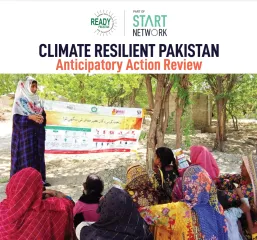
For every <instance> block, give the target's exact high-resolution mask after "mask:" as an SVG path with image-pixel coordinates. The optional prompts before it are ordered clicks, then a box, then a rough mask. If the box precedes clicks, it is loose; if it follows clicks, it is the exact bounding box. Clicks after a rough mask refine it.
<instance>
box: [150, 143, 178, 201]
mask: <svg viewBox="0 0 257 240" xmlns="http://www.w3.org/2000/svg"><path fill="white" fill-rule="evenodd" d="M171 163H172V165H171ZM153 170H154V172H155V178H156V180H157V182H158V185H159V187H158V189H157V190H158V192H159V201H160V203H168V202H171V201H172V197H171V193H172V189H173V187H174V183H175V180H176V178H177V177H178V176H179V173H178V167H177V165H176V160H175V157H174V154H173V152H172V150H171V149H169V148H166V147H160V148H157V150H156V152H155V158H154V169H153Z"/></svg>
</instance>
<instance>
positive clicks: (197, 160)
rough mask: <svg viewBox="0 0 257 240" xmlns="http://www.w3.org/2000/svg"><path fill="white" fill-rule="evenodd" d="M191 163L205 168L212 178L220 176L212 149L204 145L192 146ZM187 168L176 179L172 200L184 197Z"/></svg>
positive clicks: (175, 200)
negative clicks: (183, 187)
mask: <svg viewBox="0 0 257 240" xmlns="http://www.w3.org/2000/svg"><path fill="white" fill-rule="evenodd" d="M190 160H191V164H190V165H199V166H201V167H202V168H203V169H205V170H206V171H207V172H208V173H209V175H210V177H211V178H212V179H216V178H217V177H218V176H219V173H220V170H219V167H218V165H217V162H216V160H215V159H214V157H213V156H212V154H211V153H210V151H209V150H208V149H207V148H206V147H204V146H192V147H191V148H190ZM185 170H186V169H183V170H182V171H180V177H179V178H177V179H176V182H175V185H174V188H173V191H172V201H173V202H177V201H179V200H181V199H182V198H183V193H182V176H183V173H184V171H185Z"/></svg>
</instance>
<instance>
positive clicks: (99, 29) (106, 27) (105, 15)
mask: <svg viewBox="0 0 257 240" xmlns="http://www.w3.org/2000/svg"><path fill="white" fill-rule="evenodd" d="M91 26H94V27H95V28H96V30H95V33H97V34H98V35H100V36H108V35H111V34H112V32H113V31H114V30H115V29H116V27H117V19H116V17H115V16H114V15H113V14H112V13H111V12H110V11H104V10H103V11H99V12H97V13H96V14H95V17H94V18H91Z"/></svg>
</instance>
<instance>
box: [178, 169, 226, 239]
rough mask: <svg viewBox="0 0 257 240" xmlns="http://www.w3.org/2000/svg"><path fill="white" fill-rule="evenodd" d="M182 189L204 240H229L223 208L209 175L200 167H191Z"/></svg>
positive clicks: (184, 176)
mask: <svg viewBox="0 0 257 240" xmlns="http://www.w3.org/2000/svg"><path fill="white" fill-rule="evenodd" d="M182 189H183V192H184V201H185V202H186V203H187V205H188V206H189V207H190V208H191V209H192V210H193V211H195V212H196V215H197V218H198V222H199V224H200V230H201V233H202V235H203V239H206V240H212V239H218V240H226V239H228V234H227V227H226V223H225V217H224V215H223V208H222V207H221V205H220V204H219V203H218V200H217V192H216V187H215V185H214V182H213V181H212V180H211V178H210V176H209V174H208V173H207V172H206V171H205V170H204V169H203V168H202V167H200V166H198V165H193V166H191V167H189V168H188V169H187V170H186V171H185V173H184V175H183V183H182Z"/></svg>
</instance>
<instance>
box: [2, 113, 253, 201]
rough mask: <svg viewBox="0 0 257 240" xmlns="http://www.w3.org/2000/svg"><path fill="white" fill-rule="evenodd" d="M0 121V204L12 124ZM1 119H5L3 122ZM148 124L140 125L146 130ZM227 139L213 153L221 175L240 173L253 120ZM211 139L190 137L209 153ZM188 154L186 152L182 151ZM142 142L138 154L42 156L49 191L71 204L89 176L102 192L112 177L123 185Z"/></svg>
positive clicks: (169, 139)
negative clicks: (222, 148)
mask: <svg viewBox="0 0 257 240" xmlns="http://www.w3.org/2000/svg"><path fill="white" fill-rule="evenodd" d="M1 116H2V119H1V120H0V201H1V200H3V199H4V198H5V187H6V184H7V182H8V180H9V173H10V154H11V153H10V147H11V132H12V121H11V113H10V112H5V113H4V114H2V115H1ZM3 118H4V119H5V120H3ZM148 125H149V122H148V123H147V124H145V125H144V126H143V129H144V131H147V129H148V127H149V126H148ZM227 136H228V139H227V141H226V145H225V153H221V152H217V151H214V152H213V155H214V157H215V158H216V160H217V162H218V165H219V167H220V169H221V173H225V172H229V173H235V172H239V171H240V164H241V157H242V155H243V154H247V153H249V152H250V151H251V150H254V149H255V147H254V146H253V145H252V142H251V141H249V139H248V137H253V136H257V120H240V122H239V131H233V130H232V126H231V125H229V128H228V135H227ZM214 138H215V134H214V133H196V134H195V135H194V136H192V139H191V140H192V145H193V144H195V145H204V146H206V147H208V148H209V149H210V150H211V149H212V146H213V141H214ZM165 145H166V146H168V147H170V148H172V149H174V147H175V135H174V134H169V135H166V138H165ZM185 150H186V153H188V149H185ZM145 156H146V139H144V140H141V141H140V143H139V146H138V153H137V154H136V153H104V154H103V153H100V154H90V155H89V154H85V155H54V154H46V155H45V157H46V168H47V180H48V181H49V182H50V183H51V184H52V187H51V188H52V189H56V190H60V191H63V192H64V193H66V194H68V195H70V196H71V197H72V198H73V199H74V200H75V201H76V200H77V199H78V198H79V196H80V195H81V193H82V183H83V181H85V179H86V176H87V175H88V174H89V173H97V174H99V175H100V176H101V177H102V178H103V180H104V182H105V192H106V191H107V190H108V189H109V188H110V187H111V186H112V184H113V179H112V178H113V177H118V178H120V179H121V180H123V181H124V182H125V176H126V169H127V167H128V166H130V165H132V164H135V163H141V164H143V165H144V164H145V158H146V157H145Z"/></svg>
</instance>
